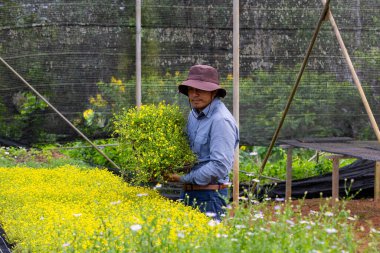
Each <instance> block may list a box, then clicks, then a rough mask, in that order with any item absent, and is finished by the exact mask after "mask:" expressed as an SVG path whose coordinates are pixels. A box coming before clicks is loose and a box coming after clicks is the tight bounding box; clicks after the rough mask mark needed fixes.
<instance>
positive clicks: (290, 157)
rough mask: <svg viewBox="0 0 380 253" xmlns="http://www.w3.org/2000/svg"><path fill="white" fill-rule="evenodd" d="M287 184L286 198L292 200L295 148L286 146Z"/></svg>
mask: <svg viewBox="0 0 380 253" xmlns="http://www.w3.org/2000/svg"><path fill="white" fill-rule="evenodd" d="M286 154H287V155H286V184H285V200H286V201H291V200H292V171H293V148H292V147H290V146H289V147H287V148H286Z"/></svg>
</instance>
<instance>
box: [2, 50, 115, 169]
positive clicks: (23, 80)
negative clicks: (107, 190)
mask: <svg viewBox="0 0 380 253" xmlns="http://www.w3.org/2000/svg"><path fill="white" fill-rule="evenodd" d="M0 61H1V62H2V63H3V64H4V65H5V66H6V67H7V68H8V69H9V70H11V71H12V72H13V73H14V74H15V75H16V76H17V77H18V78H19V79H20V80H21V81H22V82H23V83H24V84H25V85H26V86H28V88H29V89H31V90H32V91H33V92H34V94H36V95H37V96H38V97H39V98H40V99H41V100H42V101H44V102H45V103H46V104H47V105H48V106H49V107H50V108H51V109H53V111H54V112H56V113H57V114H58V115H59V116H60V117H61V118H62V119H63V120H64V121H65V122H66V123H67V124H68V125H69V126H70V127H71V128H72V129H74V130H75V131H76V132H77V133H78V134H79V135H80V136H81V137H82V138H83V139H85V140H86V141H87V142H88V143H89V144H90V145H91V146H92V147H93V148H94V149H95V150H96V151H98V152H99V154H101V155H102V156H103V157H104V158H106V159H107V161H109V162H110V163H111V164H112V165H113V166H114V167H115V168H116V169H118V170H119V172H120V171H121V169H120V168H119V166H117V165H116V164H115V163H114V162H113V161H112V160H111V159H110V158H109V157H108V156H107V155H106V154H105V153H103V151H101V150H100V149H99V148H98V147H97V146H96V145H95V144H94V143H93V142H92V141H90V140H89V139H88V138H87V136H86V135H84V134H83V133H82V132H81V131H80V130H79V129H78V128H76V127H75V126H74V125H73V124H72V123H71V122H70V121H69V120H68V119H67V118H66V117H65V116H64V115H63V114H62V113H60V112H59V111H58V110H57V108H55V107H54V106H53V105H52V104H50V102H49V101H48V100H47V99H46V98H45V97H44V96H42V95H41V94H40V93H39V92H38V91H37V90H36V89H34V87H33V86H32V85H30V84H29V83H28V82H27V81H26V80H25V79H24V78H23V77H22V76H21V75H20V74H19V73H17V71H16V70H14V69H13V68H12V67H11V66H10V65H9V64H8V63H7V62H6V61H5V60H4V59H3V58H2V57H0Z"/></svg>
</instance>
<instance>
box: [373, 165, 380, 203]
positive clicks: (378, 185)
mask: <svg viewBox="0 0 380 253" xmlns="http://www.w3.org/2000/svg"><path fill="white" fill-rule="evenodd" d="M374 188H375V192H374V200H375V201H379V200H380V161H376V164H375V187H374Z"/></svg>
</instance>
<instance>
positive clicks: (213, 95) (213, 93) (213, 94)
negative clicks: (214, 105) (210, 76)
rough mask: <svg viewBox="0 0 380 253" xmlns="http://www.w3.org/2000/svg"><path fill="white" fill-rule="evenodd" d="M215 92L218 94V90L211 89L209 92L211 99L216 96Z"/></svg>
mask: <svg viewBox="0 0 380 253" xmlns="http://www.w3.org/2000/svg"><path fill="white" fill-rule="evenodd" d="M216 94H218V90H214V91H212V93H211V95H212V99H214V98H215V97H216Z"/></svg>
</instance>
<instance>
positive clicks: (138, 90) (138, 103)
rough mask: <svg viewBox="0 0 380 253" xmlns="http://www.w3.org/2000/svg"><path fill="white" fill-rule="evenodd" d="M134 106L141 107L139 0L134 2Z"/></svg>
mask: <svg viewBox="0 0 380 253" xmlns="http://www.w3.org/2000/svg"><path fill="white" fill-rule="evenodd" d="M136 106H137V107H138V108H139V107H140V106H141V0H136Z"/></svg>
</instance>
